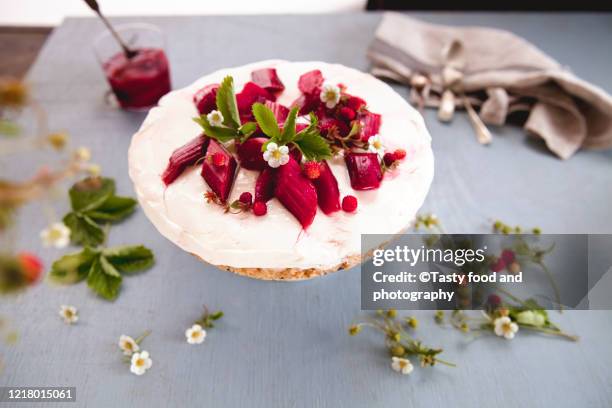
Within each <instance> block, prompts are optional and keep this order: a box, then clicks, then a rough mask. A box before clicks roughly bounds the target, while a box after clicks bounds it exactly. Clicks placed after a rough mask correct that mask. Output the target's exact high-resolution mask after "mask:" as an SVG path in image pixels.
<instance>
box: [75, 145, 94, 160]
mask: <svg viewBox="0 0 612 408" xmlns="http://www.w3.org/2000/svg"><path fill="white" fill-rule="evenodd" d="M74 158H75V159H77V160H78V161H82V162H86V161H89V160H90V159H91V151H90V150H89V149H88V148H86V147H82V146H81V147H79V148H78V149H76V150H75V151H74Z"/></svg>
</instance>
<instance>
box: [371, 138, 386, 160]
mask: <svg viewBox="0 0 612 408" xmlns="http://www.w3.org/2000/svg"><path fill="white" fill-rule="evenodd" d="M368 151H369V152H371V153H376V154H378V156H380V157H382V156H383V155H384V154H385V147H384V146H383V144H382V140H380V136H378V135H374V136H370V137H369V138H368Z"/></svg>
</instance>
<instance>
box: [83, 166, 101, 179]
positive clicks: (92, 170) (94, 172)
mask: <svg viewBox="0 0 612 408" xmlns="http://www.w3.org/2000/svg"><path fill="white" fill-rule="evenodd" d="M85 171H86V172H87V173H89V175H90V176H92V177H97V176H99V175H100V173H102V167H100V165H99V164H95V163H92V164H90V165H89V166H87V167H86V168H85Z"/></svg>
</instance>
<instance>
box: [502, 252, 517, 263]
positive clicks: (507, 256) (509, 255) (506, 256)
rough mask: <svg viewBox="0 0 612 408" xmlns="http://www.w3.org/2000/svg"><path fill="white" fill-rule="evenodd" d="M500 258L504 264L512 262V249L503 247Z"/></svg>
mask: <svg viewBox="0 0 612 408" xmlns="http://www.w3.org/2000/svg"><path fill="white" fill-rule="evenodd" d="M500 258H501V259H502V260H503V261H504V263H505V264H506V265H510V264H511V263H512V262H514V258H515V256H514V251H513V250H511V249H504V250H503V251H502V253H501V255H500Z"/></svg>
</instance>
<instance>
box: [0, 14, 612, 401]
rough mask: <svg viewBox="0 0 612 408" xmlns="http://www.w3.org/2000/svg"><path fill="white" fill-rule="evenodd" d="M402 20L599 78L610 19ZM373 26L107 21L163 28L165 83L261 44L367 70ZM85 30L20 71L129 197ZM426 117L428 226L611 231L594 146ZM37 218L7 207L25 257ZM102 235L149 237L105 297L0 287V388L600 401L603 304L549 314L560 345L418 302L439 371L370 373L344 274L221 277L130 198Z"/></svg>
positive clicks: (89, 24)
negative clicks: (130, 344) (136, 343)
mask: <svg viewBox="0 0 612 408" xmlns="http://www.w3.org/2000/svg"><path fill="white" fill-rule="evenodd" d="M414 15H415V16H417V17H420V18H423V19H425V20H428V21H433V22H439V23H449V24H458V25H466V24H479V25H488V26H493V27H499V28H504V29H508V30H512V31H513V32H515V33H516V34H518V35H521V36H523V37H525V38H526V39H528V40H529V41H531V42H533V43H534V44H536V45H537V46H539V47H541V48H542V49H543V50H544V51H545V52H547V53H549V54H550V55H551V56H553V57H554V58H556V59H558V60H559V61H561V62H562V63H563V64H565V65H567V66H569V67H570V68H571V69H572V70H573V71H574V72H575V73H576V74H577V75H578V76H580V77H582V78H584V79H586V80H588V81H592V82H593V83H595V84H598V85H599V86H601V87H603V88H604V89H606V90H607V91H608V92H612V75H610V72H611V67H612V54H611V53H610V52H609V47H610V44H611V43H612V17H611V15H606V14H600V15H595V14H569V13H568V14H511V13H505V14H480V13H474V14H471V13H417V14H414ZM379 20H380V15H378V14H365V13H359V14H343V15H308V16H249V17H246V16H236V17H159V18H134V19H117V20H116V21H117V22H123V21H148V22H152V23H154V24H157V25H158V26H160V27H161V28H162V29H163V30H164V32H165V33H166V34H167V48H168V55H169V58H170V62H171V67H172V80H173V85H174V87H175V88H178V87H183V86H185V85H187V84H189V83H191V82H192V81H193V80H195V79H196V78H198V77H200V76H202V75H203V74H206V73H208V72H211V71H214V70H216V69H219V68H222V67H229V66H236V65H241V64H245V63H248V62H252V61H256V60H262V59H269V58H282V59H287V60H298V61H299V60H322V61H329V62H339V63H342V64H345V65H348V66H351V67H356V68H359V69H362V70H368V66H369V64H368V61H367V59H366V57H365V50H366V47H367V45H368V43H369V42H370V40H371V39H372V36H373V33H374V30H375V28H376V26H377V24H378V22H379ZM102 29H103V27H102V25H101V24H100V23H99V22H98V21H97V20H95V19H93V18H91V19H68V20H66V21H65V22H64V23H63V24H62V25H61V26H60V27H59V28H57V29H56V30H54V32H53V34H52V35H51V37H50V39H49V40H48V42H47V43H46V45H45V47H44V48H43V50H42V52H41V53H40V56H39V58H38V60H37V62H36V63H35V64H34V66H33V67H32V69H31V71H30V73H29V75H28V79H29V81H30V83H31V86H32V88H33V90H34V93H35V95H36V97H37V98H38V99H39V101H40V102H41V103H42V105H43V106H44V107H45V108H46V109H47V111H48V113H49V118H50V119H49V120H50V126H51V127H52V128H54V129H65V130H66V131H68V132H69V133H70V134H71V135H72V141H73V143H74V145H86V146H89V147H90V148H91V150H92V152H93V158H94V161H95V162H97V163H100V164H101V165H102V167H103V169H104V174H105V175H108V176H111V177H114V178H115V179H116V180H117V185H118V192H119V193H123V194H131V195H133V191H132V186H131V183H130V180H129V178H128V176H127V148H128V144H129V143H130V138H131V135H132V134H133V133H134V132H135V131H136V129H138V127H139V125H140V123H141V121H142V120H143V118H144V114H135V113H127V112H122V111H119V110H116V109H113V108H111V107H109V106H108V105H107V104H105V102H104V98H103V95H104V93H105V91H106V90H107V85H106V84H105V81H104V77H103V75H102V72H101V70H100V67H99V66H98V64H97V62H96V60H95V58H94V55H93V53H92V49H91V45H92V40H93V38H94V37H95V35H97V34H98V33H99V32H100V31H101V30H102ZM5 57H6V56H5ZM396 89H397V91H398V92H400V93H401V94H402V95H404V96H406V95H407V91H406V89H404V88H402V87H397V88H396ZM425 116H426V120H427V123H428V126H429V129H430V132H431V134H432V136H433V150H434V154H435V159H436V164H435V166H436V167H435V179H434V182H433V185H432V188H431V191H430V193H429V196H428V198H427V201H426V203H425V205H424V209H423V210H424V211H432V212H434V213H436V214H437V215H438V216H439V218H440V219H441V220H442V222H443V224H444V226H445V228H446V230H447V231H449V232H456V233H467V232H486V231H488V230H489V226H490V224H491V221H492V220H493V219H495V218H499V219H502V220H505V221H507V222H508V223H512V224H522V225H526V226H539V227H541V228H542V229H543V230H544V231H545V232H551V233H612V152H610V151H607V152H601V151H599V152H596V151H584V152H579V153H578V154H576V155H575V157H573V158H571V159H570V160H568V161H561V160H559V159H557V158H555V157H554V156H553V155H551V154H550V153H549V152H548V151H547V150H546V149H544V148H543V147H542V146H541V145H540V144H538V143H534V142H533V141H531V140H529V139H528V138H527V137H526V136H525V135H524V134H523V133H522V131H521V130H520V129H513V128H503V129H496V130H494V131H493V134H494V140H493V144H492V145H490V146H489V147H482V146H480V145H478V143H476V142H475V140H474V135H473V132H472V130H471V128H470V124H469V121H468V119H467V118H466V116H465V115H464V114H460V115H458V116H457V117H456V118H455V119H454V121H453V122H452V124H450V125H444V124H440V123H439V122H437V121H436V119H435V113H434V112H427V113H426V115H425ZM32 157H35V158H36V159H33V158H32ZM50 157H53V154H52V153H51V152H47V153H44V154H43V155H42V157H39V156H37V155H34V156H28V157H25V158H19V159H17V158H14V160H13V163H12V164H11V165H10V166H8V167H3V168H2V172H3V175H4V174H5V172H6V173H8V174H9V175H13V176H19V175H23V174H26V173H27V172H28V171H30V169H32V166H33V164H35V163H38V160H39V159H40V160H43V159H44V158H50ZM33 160H34V162H33ZM62 194H63V193H62ZM56 210H57V213H58V215H63V212H64V211H66V210H67V200H60V201H58V202H57V203H56ZM46 222H47V221H46V219H45V218H44V217H43V215H42V211H41V208H40V206H39V205H34V206H29V207H27V208H25V209H24V211H23V212H22V217H21V218H20V224H19V227H18V230H19V238H18V246H19V247H20V248H28V249H30V250H33V251H36V252H39V253H41V254H42V256H43V258H44V260H45V262H46V264H47V265H49V264H50V263H51V261H52V260H53V259H55V258H57V257H58V256H59V255H61V254H62V251H58V250H51V249H46V250H43V249H41V248H40V242H39V238H38V233H39V231H40V230H41V229H42V228H43V227H44V226H45V225H46ZM194 222H197V220H194ZM109 243H110V244H111V245H114V244H132V243H143V244H145V245H147V246H149V247H150V248H152V249H153V250H154V251H155V254H156V256H157V263H156V265H155V267H154V268H153V269H152V270H150V271H149V272H147V273H144V274H141V275H138V276H134V277H128V278H126V279H125V280H124V284H123V290H122V293H121V296H120V297H119V298H118V299H117V300H116V301H115V302H114V303H109V302H106V301H103V300H101V299H99V298H96V297H95V296H93V295H92V294H91V293H90V291H89V289H88V288H87V286H86V285H85V284H84V283H83V284H79V285H75V286H70V287H57V286H52V285H49V284H48V283H46V282H45V283H42V284H39V285H37V286H36V287H35V288H33V289H31V290H29V291H27V292H26V293H25V294H23V295H20V296H18V297H16V298H10V299H6V298H4V299H2V305H1V308H0V313H1V315H2V316H3V317H4V319H5V320H8V323H5V324H8V325H10V326H11V327H13V328H14V329H16V330H18V332H19V340H18V341H17V343H16V344H15V345H12V346H10V345H6V344H2V345H1V346H0V347H1V350H2V358H3V360H4V361H3V365H4V371H3V373H2V374H1V375H0V385H11V386H26V385H30V386H60V385H62V386H75V387H77V401H78V405H79V406H90V407H114V406H139V407H148V406H153V407H157V406H190V405H194V406H210V407H225V406H230V407H231V406H255V407H270V406H272V407H319V406H331V407H372V406H384V407H400V406H402V407H411V406H412V407H449V406H458V407H475V406H502V407H527V406H529V407H532V406H533V407H578V406H580V407H610V406H612V313H611V312H605V311H591V312H567V313H564V314H562V315H559V314H557V313H555V314H554V315H553V318H554V319H555V321H557V322H558V323H559V324H560V325H561V326H562V327H563V328H564V329H565V330H566V331H568V332H570V333H576V334H579V335H580V336H581V339H580V341H579V342H578V343H572V342H568V341H564V340H558V339H551V338H544V337H541V336H538V335H532V334H525V333H520V334H519V336H518V337H517V338H516V339H515V340H513V341H504V340H501V339H499V338H495V337H484V338H480V339H478V340H475V341H471V342H470V341H467V340H466V338H465V337H463V336H462V335H461V334H460V333H458V332H456V331H452V330H448V329H446V330H445V329H442V328H439V327H437V326H436V325H435V324H434V323H433V320H432V313H431V312H419V313H417V314H416V315H417V316H418V317H419V319H420V320H421V325H420V327H419V330H418V333H419V336H420V337H421V338H422V339H423V340H425V341H426V342H427V343H429V344H431V345H433V346H439V347H443V348H444V349H445V352H444V357H445V358H446V359H447V360H451V361H453V362H455V363H457V365H458V367H457V368H447V367H444V366H437V367H435V368H433V369H424V370H421V369H415V371H414V372H413V373H412V375H410V376H400V375H398V374H397V373H395V372H393V371H392V370H391V369H390V368H389V358H388V356H387V354H386V352H385V350H384V349H383V347H382V339H381V338H380V337H378V336H377V335H374V334H368V333H364V334H363V335H360V336H359V337H357V338H352V337H349V336H348V335H347V333H346V329H347V327H348V325H349V324H350V323H351V321H352V320H353V319H354V318H355V317H356V316H358V315H359V314H360V310H359V307H360V306H359V305H360V299H359V296H360V291H359V283H360V279H359V271H358V269H353V270H350V271H344V272H340V273H336V274H332V275H330V276H328V277H324V278H319V279H316V280H312V281H306V282H299V283H282V282H264V281H257V280H252V279H248V278H243V277H240V276H235V275H233V274H230V273H227V272H222V271H220V270H217V269H215V268H214V267H211V266H207V265H204V264H202V263H200V262H199V261H198V260H196V259H195V258H194V257H192V256H190V255H188V254H186V253H184V252H182V251H181V250H179V249H178V248H177V247H175V246H174V245H172V244H171V243H169V242H168V241H166V240H165V239H164V238H162V237H161V235H159V234H158V233H157V231H156V230H155V228H153V226H152V225H151V224H150V223H149V222H148V220H147V219H146V217H145V216H144V214H143V213H142V211H138V212H137V213H136V214H135V215H134V216H132V217H131V218H130V219H129V220H127V221H125V222H124V223H122V224H120V225H118V226H116V227H114V228H113V229H112V232H111V234H110V242H109ZM64 303H66V304H73V305H75V306H77V307H78V309H79V313H80V320H79V322H78V324H77V325H75V326H67V325H65V324H64V323H62V322H61V321H60V319H59V316H58V309H59V305H60V304H64ZM203 304H207V305H208V306H209V307H211V308H221V309H223V311H224V312H225V313H226V317H225V318H223V320H222V322H221V323H220V324H219V325H218V327H217V328H215V329H214V330H212V331H211V332H210V333H209V336H208V338H207V340H206V342H205V343H204V344H203V345H201V346H190V345H188V344H187V343H186V342H185V336H184V331H185V329H186V328H187V327H188V326H189V325H190V324H191V322H192V321H193V320H194V319H196V318H197V317H198V315H199V313H200V309H201V306H202V305H203ZM146 329H151V330H152V331H153V333H152V334H151V335H150V336H149V337H148V338H147V339H146V340H145V342H144V348H145V349H146V350H148V351H149V352H150V353H151V355H152V358H153V360H154V363H153V368H152V369H151V370H150V371H149V372H148V373H147V374H146V375H144V376H142V377H137V376H135V375H133V374H131V373H130V372H129V369H128V367H127V365H124V364H123V363H122V362H121V356H120V352H119V351H118V348H117V345H116V343H117V340H118V338H119V336H120V335H121V334H124V333H125V334H130V335H132V336H137V335H139V334H140V333H142V332H143V331H144V330H146ZM0 405H2V404H0ZM49 405H50V406H51V405H52V404H49ZM20 406H23V405H20ZM36 406H41V405H36ZM52 406H57V405H52ZM67 406H74V404H67Z"/></svg>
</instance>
